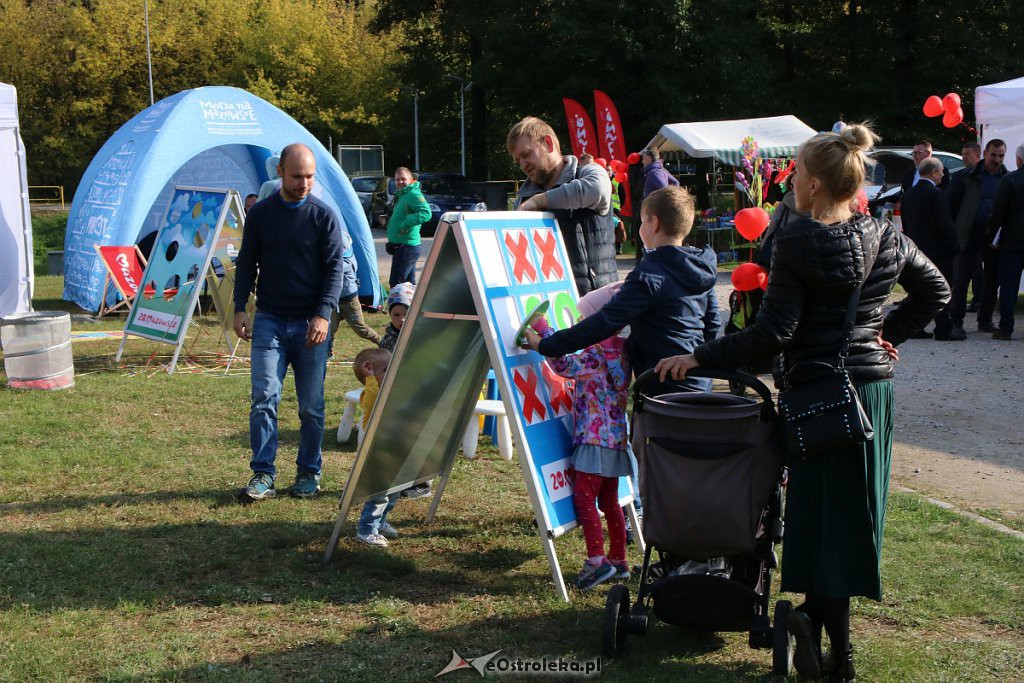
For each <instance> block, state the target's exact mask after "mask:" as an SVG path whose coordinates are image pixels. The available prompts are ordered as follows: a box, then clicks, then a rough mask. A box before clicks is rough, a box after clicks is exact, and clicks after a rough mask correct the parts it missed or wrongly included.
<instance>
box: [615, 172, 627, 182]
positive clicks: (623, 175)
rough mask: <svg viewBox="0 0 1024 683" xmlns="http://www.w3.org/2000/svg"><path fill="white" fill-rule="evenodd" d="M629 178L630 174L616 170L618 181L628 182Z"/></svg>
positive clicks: (616, 179)
mask: <svg viewBox="0 0 1024 683" xmlns="http://www.w3.org/2000/svg"><path fill="white" fill-rule="evenodd" d="M627 178H629V175H628V174H627V173H626V172H625V171H616V172H615V182H617V183H624V182H626V179H627Z"/></svg>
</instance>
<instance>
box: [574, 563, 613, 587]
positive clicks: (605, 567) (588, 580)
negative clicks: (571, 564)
mask: <svg viewBox="0 0 1024 683" xmlns="http://www.w3.org/2000/svg"><path fill="white" fill-rule="evenodd" d="M618 573H619V572H618V570H617V569H616V568H615V566H614V565H612V563H611V562H609V561H608V560H607V559H604V560H602V561H601V564H599V565H597V566H594V565H592V564H590V562H589V561H588V560H584V561H583V570H582V571H580V575H579V576H577V577H576V583H575V585H576V587H577V588H579V589H580V590H581V591H588V590H590V589H591V588H593V587H594V586H597V585H598V584H602V583H604V582H605V581H607V580H608V579H610V578H612V577H613V576H615V575H616V574H618Z"/></svg>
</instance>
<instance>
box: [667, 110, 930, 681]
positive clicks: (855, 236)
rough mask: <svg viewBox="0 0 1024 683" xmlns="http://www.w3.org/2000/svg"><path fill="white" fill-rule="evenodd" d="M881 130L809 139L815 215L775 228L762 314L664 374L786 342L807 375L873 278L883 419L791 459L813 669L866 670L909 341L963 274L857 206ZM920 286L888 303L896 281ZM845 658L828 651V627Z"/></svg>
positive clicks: (785, 569) (878, 415) (802, 618)
mask: <svg viewBox="0 0 1024 683" xmlns="http://www.w3.org/2000/svg"><path fill="white" fill-rule="evenodd" d="M876 139H877V138H876V137H875V135H874V133H872V132H871V130H870V129H869V128H867V127H866V126H861V125H852V126H847V127H846V128H845V129H843V130H842V131H841V132H840V133H838V134H837V133H821V134H819V135H816V136H814V137H813V138H811V139H810V140H808V141H807V142H806V143H804V145H803V146H802V147H801V149H800V153H799V156H798V158H797V163H796V169H797V170H796V177H795V178H794V179H793V181H792V186H793V192H794V193H795V195H796V206H797V208H798V209H799V210H801V211H810V213H811V218H809V219H800V220H797V221H794V222H792V223H790V224H788V225H787V226H786V227H785V228H783V229H781V230H779V231H778V233H777V234H776V235H775V245H774V250H773V254H772V262H771V270H770V275H769V280H768V290H767V292H766V293H765V298H764V303H763V305H762V307H761V310H760V312H759V313H758V315H757V319H756V322H755V324H754V325H752V326H750V327H747V328H746V329H744V330H742V331H740V332H737V333H735V334H731V335H727V336H724V337H719V338H718V339H715V340H714V341H711V342H708V343H706V344H703V345H701V346H698V347H697V348H696V349H695V350H694V353H693V354H690V355H685V356H674V357H672V358H666V359H664V360H662V361H661V362H660V363H659V364H658V366H657V367H656V370H658V371H659V372H660V373H661V376H662V380H663V381H664V379H665V378H666V377H667V376H668V377H671V378H673V379H679V378H681V377H682V376H683V375H685V374H686V371H687V370H689V369H690V368H693V367H697V366H699V365H704V366H709V367H715V368H734V367H737V366H740V365H753V364H756V363H757V362H758V361H762V360H763V359H766V358H770V357H772V356H774V355H775V354H779V353H781V354H782V360H783V364H784V372H785V373H786V375H787V379H788V381H789V382H790V383H791V384H793V385H798V384H800V382H801V379H802V378H801V372H802V370H805V369H806V368H807V364H809V363H812V362H815V361H821V362H826V363H828V364H830V365H835V364H836V362H837V360H838V358H837V355H838V351H839V345H840V338H841V332H842V328H843V320H844V318H845V317H846V306H847V302H848V298H849V296H850V293H851V291H852V290H853V289H854V288H856V287H857V286H859V285H860V284H861V283H863V288H862V290H861V296H860V303H859V305H858V307H857V318H856V324H855V329H854V332H853V339H852V341H851V344H850V349H849V357H848V358H847V359H846V369H847V370H848V371H849V373H850V377H851V378H852V380H853V382H854V383H855V384H856V386H857V392H858V394H859V396H860V399H861V402H862V404H863V406H864V409H865V411H866V412H867V413H868V416H869V417H870V418H871V421H872V424H873V426H874V428H875V436H874V439H873V440H872V441H869V442H866V443H863V444H858V445H856V446H852V447H849V448H846V449H842V450H840V451H837V452H834V453H829V454H826V455H822V456H819V457H817V458H812V459H807V460H801V459H793V460H792V462H791V463H790V474H789V486H788V490H787V494H786V495H787V499H786V527H787V528H786V545H785V553H784V554H783V560H782V590H785V591H793V592H799V593H806V594H807V599H806V602H804V604H803V605H801V606H800V607H799V608H797V610H795V611H794V612H792V613H791V615H790V618H789V619H788V620H787V623H786V625H787V627H788V628H789V630H790V632H791V633H792V634H793V635H794V636H796V640H797V650H796V655H795V657H794V662H795V664H796V666H797V671H798V672H799V673H800V674H801V675H802V676H805V677H808V678H820V677H821V676H822V675H823V674H831V675H832V677H833V678H835V679H838V680H853V677H854V670H853V653H852V648H851V647H850V640H849V634H850V597H851V596H855V595H862V596H865V597H869V598H873V599H875V600H881V597H882V586H881V577H880V574H879V562H880V558H881V548H882V528H883V525H884V522H885V503H886V498H887V496H888V490H889V471H890V466H891V459H892V423H893V420H892V417H893V398H892V397H893V392H892V381H891V380H892V376H893V367H892V364H893V361H895V360H896V359H898V353H897V352H896V350H895V348H894V347H895V346H897V345H899V344H900V343H901V342H903V341H905V340H906V339H908V338H910V337H912V336H913V335H914V334H915V333H916V332H917V331H918V330H919V329H920V328H921V327H923V326H924V325H925V324H927V322H928V321H929V320H930V319H931V318H932V317H933V316H934V315H935V314H936V313H937V312H938V311H939V310H941V309H942V307H943V306H945V305H946V302H948V301H949V286H948V285H947V283H946V281H945V279H944V278H943V277H942V275H941V274H940V273H939V271H938V269H937V268H936V267H935V266H934V265H933V264H932V263H931V261H929V260H928V259H927V258H926V257H925V256H924V255H923V254H921V252H919V251H918V250H917V248H916V247H915V246H914V243H913V242H911V241H910V240H909V239H907V238H906V237H904V236H903V235H902V234H901V233H900V232H898V231H897V230H896V229H895V228H894V227H893V226H892V224H890V223H889V222H887V221H883V220H878V219H874V218H870V217H867V216H862V215H855V214H853V213H852V212H851V210H850V200H851V199H852V198H853V196H854V194H855V193H856V191H857V189H858V188H859V187H860V186H861V184H862V183H863V181H864V163H865V157H864V152H865V151H866V150H868V149H870V148H871V146H872V145H873V143H874V141H875V140H876ZM897 282H898V283H899V284H900V285H901V286H902V287H903V288H904V289H905V290H906V291H907V294H908V296H907V297H906V298H905V299H904V300H903V302H902V303H900V304H899V305H898V306H897V307H896V308H894V309H893V310H891V311H890V312H889V313H888V315H886V316H884V318H883V315H882V306H883V304H884V303H885V301H886V298H887V297H888V296H889V294H890V292H891V291H892V289H893V286H894V285H895V284H896V283H897ZM822 626H824V627H825V630H826V631H827V633H828V635H829V640H830V641H831V646H832V653H833V658H832V661H831V662H829V663H823V661H822V657H821V628H822Z"/></svg>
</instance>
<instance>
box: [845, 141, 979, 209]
mask: <svg viewBox="0 0 1024 683" xmlns="http://www.w3.org/2000/svg"><path fill="white" fill-rule="evenodd" d="M913 151H914V148H913V147H879V148H878V149H873V150H871V151H870V152H868V156H869V157H871V158H872V159H874V160H875V165H874V166H869V167H868V172H867V177H866V178H865V183H866V187H865V190H866V191H867V193H868V201H869V203H870V205H871V210H872V212H874V210H875V209H876V208H877V207H878V206H881V205H883V204H891V203H895V202H897V201H899V199H900V194H901V192H902V187H901V184H902V183H903V176H904V175H906V173H907V171H909V170H910V169H912V168H914V157H913V156H912V154H911V153H912V152H913ZM932 156H934V157H935V158H937V159H938V160H939V161H941V162H942V165H943V166H945V167H946V171H947V172H948V173H955V172H956V171H959V170H960V169H962V168H963V167H964V160H963V158H961V156H960V155H959V154H953V153H952V152H943V151H941V150H934V151H933V152H932Z"/></svg>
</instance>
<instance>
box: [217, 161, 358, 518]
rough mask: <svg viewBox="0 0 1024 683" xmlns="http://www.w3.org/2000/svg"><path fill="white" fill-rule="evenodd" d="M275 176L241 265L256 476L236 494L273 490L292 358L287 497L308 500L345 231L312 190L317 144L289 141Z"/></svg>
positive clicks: (239, 324) (238, 319) (239, 320)
mask: <svg viewBox="0 0 1024 683" xmlns="http://www.w3.org/2000/svg"><path fill="white" fill-rule="evenodd" d="M277 173H278V175H279V176H280V177H281V189H280V190H278V192H277V193H275V194H273V195H271V196H270V197H268V198H266V199H264V200H263V201H261V202H257V203H256V204H255V205H254V206H253V207H252V211H250V212H249V214H248V215H246V217H245V228H244V233H243V238H242V248H241V250H239V253H238V261H237V262H236V264H235V266H236V271H235V293H234V294H235V296H234V298H235V310H236V311H237V313H235V320H234V326H235V333H236V334H237V335H238V336H239V337H240V338H242V339H246V340H249V341H251V342H252V407H251V409H250V411H249V442H250V445H251V446H252V459H251V461H250V463H249V466H250V468H251V469H252V477H251V478H250V479H249V483H248V485H246V487H245V488H244V489H242V491H241V493H240V494H239V497H238V499H239V501H240V502H242V503H252V502H255V501H258V500H262V499H264V498H270V497H273V496H274V495H276V489H275V486H274V479H275V477H276V475H277V470H276V468H275V465H274V461H275V459H276V457H277V406H278V403H280V400H281V387H282V385H283V383H284V376H285V372H286V371H287V369H288V366H289V365H291V366H292V373H293V375H294V376H295V393H296V395H297V398H298V402H299V452H298V457H297V458H296V461H295V464H296V467H297V473H296V476H295V484H294V485H293V486H292V487H291V489H290V494H291V495H292V496H294V497H296V498H310V497H312V496H314V495H316V494H317V493H318V492H319V491H320V470H321V466H322V461H323V458H322V453H321V450H320V444H321V442H322V441H323V437H324V373H325V372H326V370H327V355H328V330H329V329H330V319H331V313H332V312H333V311H335V310H337V306H338V298H339V296H340V295H341V279H342V234H341V233H342V230H344V228H343V227H342V225H341V223H340V221H339V220H338V217H337V216H336V215H335V213H334V211H332V210H331V208H330V207H328V206H327V205H326V204H324V203H323V202H321V201H320V200H319V199H317V198H316V197H314V196H312V195H311V194H310V191H311V190H312V189H313V182H314V180H313V179H314V176H315V175H316V158H315V157H314V156H313V152H312V150H310V149H309V147H306V146H305V145H302V144H298V143H296V144H291V145H288V146H287V147H285V148H284V149H283V150H282V151H281V159H280V162H279V163H278V166H277ZM257 276H258V278H259V279H258V280H257ZM254 285H255V287H256V315H255V318H254V320H252V321H251V322H250V320H249V316H248V315H247V314H246V312H245V305H246V302H247V301H248V299H249V294H250V293H251V292H252V291H253V286H254Z"/></svg>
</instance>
